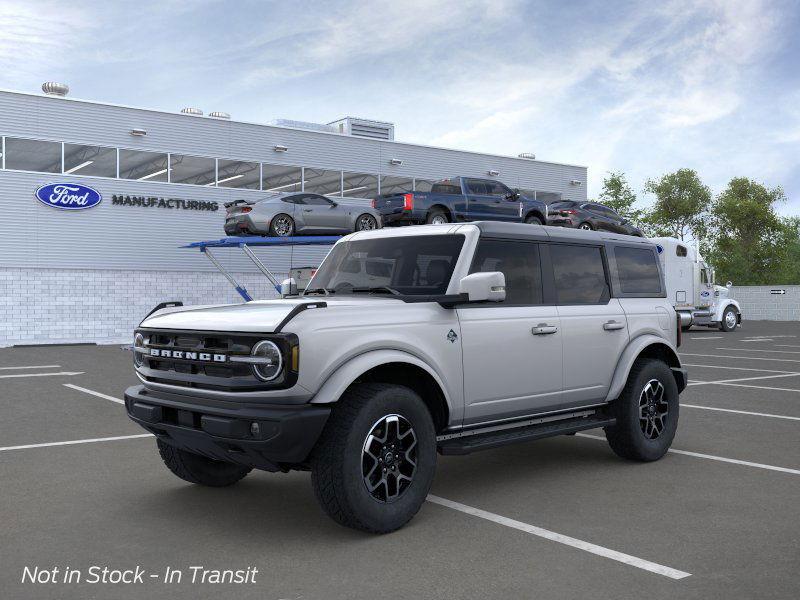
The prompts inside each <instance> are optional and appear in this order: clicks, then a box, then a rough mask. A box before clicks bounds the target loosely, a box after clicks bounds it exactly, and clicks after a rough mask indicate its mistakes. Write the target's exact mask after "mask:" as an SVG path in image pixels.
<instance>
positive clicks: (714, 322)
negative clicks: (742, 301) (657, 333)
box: [650, 238, 742, 331]
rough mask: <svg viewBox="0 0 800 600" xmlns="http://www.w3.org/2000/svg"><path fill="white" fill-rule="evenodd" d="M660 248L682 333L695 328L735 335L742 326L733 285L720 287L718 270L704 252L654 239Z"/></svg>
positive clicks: (680, 244)
mask: <svg viewBox="0 0 800 600" xmlns="http://www.w3.org/2000/svg"><path fill="white" fill-rule="evenodd" d="M650 240H651V241H652V242H654V243H655V244H656V245H657V248H658V255H659V258H660V260H661V266H662V268H663V271H664V277H665V279H666V285H667V297H668V298H669V299H670V302H672V304H673V306H674V307H675V310H676V311H677V313H678V315H680V318H681V329H683V330H684V331H686V330H688V329H689V328H690V327H692V325H699V326H704V327H715V328H718V329H720V330H722V331H733V330H735V329H736V328H737V327H738V326H739V325H741V324H742V310H741V307H740V306H739V303H738V302H737V301H736V300H734V299H733V298H731V297H730V288H731V285H732V284H731V282H728V284H727V285H726V286H721V285H716V282H715V278H714V269H713V268H711V266H710V265H708V264H707V263H706V262H705V261H704V260H703V257H702V256H700V252H699V251H698V250H697V249H696V248H693V247H692V246H690V245H689V244H687V243H686V242H684V241H681V240H679V239H677V238H650Z"/></svg>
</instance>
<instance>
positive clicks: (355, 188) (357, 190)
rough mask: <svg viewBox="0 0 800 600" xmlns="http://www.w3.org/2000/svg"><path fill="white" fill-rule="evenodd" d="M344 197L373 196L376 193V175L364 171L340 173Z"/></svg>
mask: <svg viewBox="0 0 800 600" xmlns="http://www.w3.org/2000/svg"><path fill="white" fill-rule="evenodd" d="M342 178H343V179H344V189H343V190H342V195H343V196H344V197H345V198H375V197H376V196H377V195H378V176H377V175H366V174H364V173H348V172H347V171H345V172H344V173H342Z"/></svg>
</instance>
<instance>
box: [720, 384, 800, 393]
mask: <svg viewBox="0 0 800 600" xmlns="http://www.w3.org/2000/svg"><path fill="white" fill-rule="evenodd" d="M720 385H731V386H733V387H743V388H753V389H756V390H772V391H774V392H796V393H797V392H800V390H795V389H792V388H778V387H767V386H763V385H748V384H746V383H726V382H722V383H720Z"/></svg>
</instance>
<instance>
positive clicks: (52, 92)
mask: <svg viewBox="0 0 800 600" xmlns="http://www.w3.org/2000/svg"><path fill="white" fill-rule="evenodd" d="M42 91H43V92H44V93H45V94H47V95H48V96H61V97H62V98H63V97H64V96H66V95H67V94H69V86H68V85H67V84H66V83H56V82H55V81H47V82H45V83H43V84H42Z"/></svg>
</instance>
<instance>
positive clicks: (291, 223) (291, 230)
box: [269, 213, 295, 237]
mask: <svg viewBox="0 0 800 600" xmlns="http://www.w3.org/2000/svg"><path fill="white" fill-rule="evenodd" d="M279 219H286V220H288V222H289V231H288V233H283V232H280V233H279V232H278V231H277V230H276V229H275V223H276V222H278V220H279ZM294 233H295V225H294V219H292V217H290V216H289V215H286V214H283V213H279V214H277V215H275V216H274V217H272V220H271V221H270V223H269V234H270V235H271V236H274V237H289V236H292V235H294Z"/></svg>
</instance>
